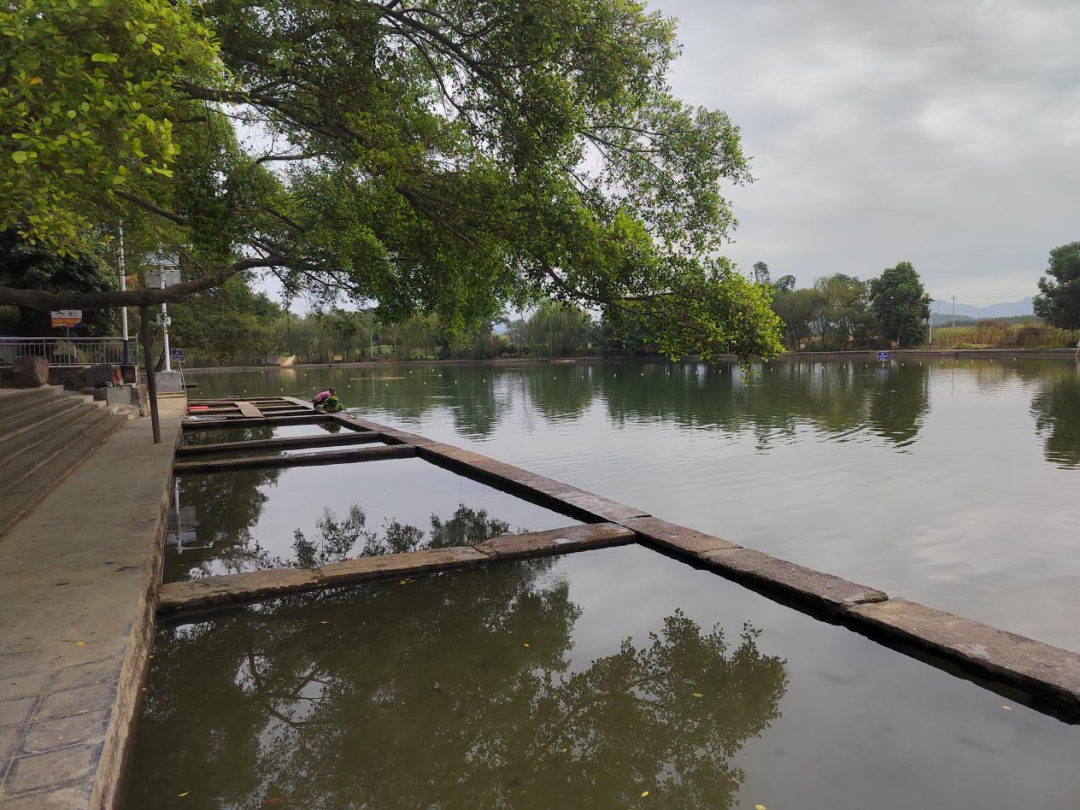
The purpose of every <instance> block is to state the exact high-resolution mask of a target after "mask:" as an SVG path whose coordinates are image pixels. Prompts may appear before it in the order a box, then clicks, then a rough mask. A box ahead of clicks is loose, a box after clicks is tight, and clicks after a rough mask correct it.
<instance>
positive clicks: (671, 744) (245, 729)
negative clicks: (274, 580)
mask: <svg viewBox="0 0 1080 810" xmlns="http://www.w3.org/2000/svg"><path fill="white" fill-rule="evenodd" d="M553 564H554V562H553V561H551V560H544V561H532V562H527V563H522V564H508V565H504V566H499V567H494V568H492V569H490V570H488V571H483V572H472V573H470V574H468V575H461V576H455V575H451V576H443V577H436V578H431V579H426V580H420V581H417V582H414V583H412V584H410V585H407V586H398V585H397V584H396V583H395V584H382V585H378V586H373V587H371V588H370V589H369V590H367V591H365V592H351V593H347V594H341V593H339V594H323V595H320V596H318V597H314V598H313V597H304V598H301V597H296V598H292V599H285V600H282V601H280V602H279V603H276V604H275V605H274V606H272V607H267V608H264V609H262V610H257V611H256V610H251V611H247V612H245V613H243V614H237V615H232V616H224V617H220V618H218V619H216V620H214V621H211V622H206V623H203V624H197V625H192V626H186V627H172V628H169V627H167V628H164V629H162V630H161V631H160V632H159V635H158V640H157V644H156V647H155V651H156V658H155V660H154V661H153V662H152V673H151V678H150V682H149V691H148V692H147V696H146V697H147V700H146V703H145V707H144V711H143V717H142V719H141V722H140V726H139V744H138V746H137V747H136V751H135V761H134V763H133V771H132V779H131V788H130V792H129V795H128V799H127V806H129V807H158V806H165V805H167V804H168V803H169V801H170V800H171V799H172V797H175V796H176V795H178V794H181V793H188V794H189V797H190V798H189V801H193V802H194V803H195V804H196V805H199V806H206V807H260V806H262V807H267V806H282V807H327V808H329V807H433V806H438V807H470V808H474V807H571V806H572V807H626V806H631V805H634V804H635V803H636V802H638V801H639V800H640V797H641V794H642V792H643V791H645V790H649V791H650V792H651V793H652V794H653V795H654V796H655V797H656V800H659V801H661V802H662V804H663V805H664V806H669V807H706V806H707V807H716V808H725V807H730V806H732V804H733V797H734V796H735V794H736V792H737V791H738V789H739V786H740V785H741V784H742V782H743V780H744V776H745V775H744V773H743V771H742V770H741V769H740V768H739V767H737V766H736V765H735V764H733V759H734V758H735V757H736V755H737V754H738V753H739V752H740V750H741V748H742V747H743V745H744V743H745V742H746V741H747V740H749V739H751V738H754V737H756V736H757V735H759V734H761V732H762V731H763V730H764V729H765V728H767V727H768V726H769V725H770V723H771V722H772V721H774V720H775V719H776V718H778V717H779V716H780V712H779V709H778V705H779V702H780V700H781V698H782V697H783V695H784V693H785V691H786V690H787V686H788V676H787V673H786V664H785V662H784V661H783V660H782V659H780V658H778V657H775V656H770V655H765V654H763V653H762V652H761V651H760V650H759V649H758V646H757V636H758V634H757V631H756V630H754V629H753V628H752V627H750V626H746V627H745V628H744V629H743V631H742V633H741V634H740V635H739V636H738V638H734V639H729V638H727V637H726V636H725V633H724V631H723V630H722V629H721V628H719V627H716V628H714V629H712V630H703V629H702V628H701V627H700V626H699V625H698V624H696V623H695V622H694V621H692V620H691V619H689V618H688V617H687V616H685V615H684V614H682V613H681V612H678V611H677V612H675V613H674V614H672V615H669V616H668V617H667V618H666V619H665V620H664V621H663V626H662V629H660V630H659V631H658V632H656V633H653V634H650V635H648V636H647V637H643V638H637V639H634V638H627V639H625V640H624V641H623V642H622V644H621V646H620V647H619V648H618V651H617V652H615V653H614V654H609V655H605V656H602V657H599V658H597V659H596V660H593V661H591V662H586V661H579V660H577V659H575V656H574V653H573V643H572V640H571V636H572V631H573V628H574V625H575V623H576V622H577V620H578V618H579V617H580V616H581V614H582V608H581V606H579V605H577V604H575V603H574V602H573V601H572V600H571V599H570V597H569V586H568V584H567V582H566V581H565V580H563V579H551V578H547V577H546V576H545V575H546V574H547V572H549V570H550V568H551V566H552V565H553Z"/></svg>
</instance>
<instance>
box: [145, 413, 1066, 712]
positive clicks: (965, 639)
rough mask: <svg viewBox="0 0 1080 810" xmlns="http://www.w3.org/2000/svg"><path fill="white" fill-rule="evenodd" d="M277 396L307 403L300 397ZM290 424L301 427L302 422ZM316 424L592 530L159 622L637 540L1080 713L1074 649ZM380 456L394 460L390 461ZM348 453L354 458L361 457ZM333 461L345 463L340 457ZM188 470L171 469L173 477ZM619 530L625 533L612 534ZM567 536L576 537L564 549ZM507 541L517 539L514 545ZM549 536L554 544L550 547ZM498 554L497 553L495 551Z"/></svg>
mask: <svg viewBox="0 0 1080 810" xmlns="http://www.w3.org/2000/svg"><path fill="white" fill-rule="evenodd" d="M281 399H283V400H287V401H289V402H292V403H294V404H295V405H297V406H300V407H308V406H307V404H306V403H304V402H302V401H301V400H299V399H294V398H290V397H282V398H281ZM280 418H281V419H287V418H288V417H280ZM300 418H302V419H305V420H308V419H311V418H312V415H310V414H309V415H304V416H302V417H300ZM325 420H326V421H333V422H337V423H339V424H341V425H342V426H344V427H347V428H350V429H352V430H361V431H369V432H371V433H372V434H378V436H379V439H380V441H382V442H385V443H386V444H387V445H388V446H389V447H394V446H405V447H408V448H409V449H410V452H408V453H407V454H405V455H417V456H419V457H420V458H423V459H425V460H427V461H430V462H433V463H435V464H438V465H439V466H442V467H445V468H447V469H450V470H452V471H454V472H458V473H462V474H465V475H466V476H468V477H471V478H473V479H475V480H479V481H482V482H484V483H488V484H493V485H495V486H498V487H499V488H500V489H503V490H506V491H508V492H511V493H514V494H518V495H522V496H524V497H526V498H528V499H530V500H533V501H535V502H537V503H540V504H544V505H549V506H553V507H555V508H556V509H557V510H558V511H561V512H563V513H565V514H568V515H573V516H576V517H580V518H582V519H584V520H586V521H591V523H587V524H586V525H584V526H578V527H568V528H565V529H556V530H551V531H547V532H532V533H527V534H522V535H506V536H504V537H500V538H495V539H493V540H490V541H488V542H487V543H484V544H481V545H479V546H477V547H476V548H467V547H460V548H453V549H431V550H428V551H421V552H411V553H408V554H399V555H389V556H384V557H374V558H364V559H360V560H350V561H346V562H344V563H337V564H335V565H331V566H324V567H323V568H321V569H315V570H314V571H300V570H296V569H286V570H277V571H256V572H250V573H241V574H230V575H225V576H221V577H208V578H205V579H201V580H195V581H192V582H184V583H170V584H168V585H163V586H162V587H161V588H160V590H159V604H158V611H159V613H160V614H161V615H163V616H164V615H172V616H182V615H185V614H186V615H191V614H192V613H204V612H206V611H208V610H215V609H219V608H221V607H225V606H229V605H236V604H239V603H244V602H251V601H257V600H261V599H269V598H273V597H275V596H279V595H283V594H285V593H296V592H301V591H310V590H317V589H322V588H329V587H341V586H349V585H353V584H359V583H362V582H368V581H372V580H375V579H386V578H393V577H409V576H414V575H418V574H424V573H432V572H436V571H440V570H449V569H453V568H461V567H467V566H473V565H480V564H487V563H489V562H492V561H493V560H497V559H501V558H507V557H511V556H512V557H515V558H520V557H524V556H531V555H535V554H559V553H567V552H572V551H580V550H586V549H589V548H596V547H599V546H602V545H614V544H623V543H628V542H633V541H637V542H640V543H642V544H643V545H646V546H649V547H652V548H655V549H658V550H660V551H663V552H665V553H667V554H669V555H671V556H675V557H678V558H679V559H682V560H684V561H687V562H690V563H692V564H694V565H696V566H699V567H702V568H705V569H708V570H710V571H712V572H714V573H717V574H719V575H721V576H723V577H725V578H727V579H731V580H733V581H736V582H739V583H740V584H743V585H746V586H748V587H750V588H752V589H753V590H756V591H758V592H761V593H762V594H763V595H765V596H767V597H769V598H773V599H774V600H778V601H783V602H786V603H789V604H791V605H792V606H795V607H798V609H800V610H803V611H804V612H806V613H808V614H810V615H812V616H814V617H815V618H819V619H822V620H825V621H829V622H833V623H839V624H842V625H844V626H846V627H848V628H850V629H854V630H856V631H857V632H859V633H861V634H863V635H865V636H867V637H868V638H870V639H872V640H875V641H880V642H883V643H886V644H890V645H897V644H899V649H900V651H901V652H905V653H908V649H906V648H907V647H910V648H913V649H914V650H917V651H919V652H921V653H925V654H929V655H930V656H931V657H934V658H940V659H944V660H946V661H949V662H952V663H954V664H956V665H958V666H959V667H960V668H962V669H963V670H965V671H967V672H970V673H973V674H974V675H976V676H978V677H980V678H984V679H986V680H988V681H991V682H998V683H1002V684H1004V685H1006V686H1009V687H1014V688H1019V689H1020V690H1022V691H1024V692H1026V693H1029V694H1030V695H1032V696H1034V697H1036V698H1037V699H1040V700H1044V701H1047V702H1049V703H1050V704H1051V705H1052V706H1053V707H1054V708H1055V709H1060V710H1064V711H1065V712H1067V713H1068V714H1069V715H1070V716H1072V715H1074V714H1076V715H1077V716H1078V717H1080V655H1078V654H1077V653H1074V652H1070V651H1068V650H1064V649H1060V648H1057V647H1053V646H1051V645H1049V644H1044V643H1042V642H1039V641H1036V640H1034V639H1030V638H1026V637H1024V636H1020V635H1017V634H1014V633H1008V632H1005V631H1003V630H999V629H997V628H994V627H991V626H989V625H986V624H982V623H981V622H976V621H973V620H971V619H965V618H962V617H959V616H954V615H952V614H949V613H945V612H943V611H939V610H935V609H933V608H930V607H926V606H924V605H920V604H918V603H915V602H910V601H908V600H906V599H902V598H895V597H890V596H889V595H888V594H886V593H885V592H884V591H881V590H878V589H876V588H871V587H868V586H865V585H860V584H857V583H854V582H850V581H848V580H845V579H843V578H841V577H837V576H834V575H832V574H826V573H822V572H820V571H815V570H813V569H811V568H806V567H804V566H801V565H796V564H794V563H790V562H787V561H785V560H781V559H778V558H776V557H772V556H770V555H768V554H765V553H763V552H760V551H756V550H754V549H750V548H745V547H742V546H739V545H737V544H735V543H731V542H729V541H727V540H723V539H721V538H719V537H714V536H712V535H707V534H704V533H702V532H698V531H695V530H692V529H689V528H686V527H684V526H680V525H678V524H674V523H670V522H668V521H665V520H662V519H660V518H657V517H654V516H652V515H649V514H647V513H645V512H643V511H642V510H639V509H635V508H633V507H630V506H626V505H624V504H621V503H617V502H615V501H612V500H609V499H607V498H604V497H601V496H599V495H595V494H593V493H591V492H586V491H584V490H581V489H578V488H577V487H573V486H571V485H569V484H565V483H562V482H560V481H556V480H554V479H551V478H546V477H544V476H542V475H538V474H536V473H531V472H528V471H527V470H523V469H521V468H519V467H515V466H513V465H511V464H506V463H504V462H501V461H497V460H495V459H492V458H489V457H487V456H484V455H481V454H479V453H475V452H472V451H469V450H464V449H461V448H458V447H455V446H453V445H449V444H445V443H443V442H438V441H435V440H432V439H428V438H426V437H424V436H419V435H417V434H414V433H409V432H407V431H403V430H397V429H395V428H390V427H387V426H385V425H381V424H378V423H376V422H373V421H370V420H368V419H364V418H361V417H358V416H354V415H350V414H328V415H326V416H325ZM249 421H250V423H251V424H254V423H255V422H256V420H255V419H251V420H247V419H243V420H237V419H232V420H230V421H229V423H228V424H227V425H226V426H227V427H239V426H241V423H243V424H248V423H249ZM207 426H209V425H207V424H205V423H201V424H199V425H198V427H200V428H202V427H207ZM218 426H221V424H220V423H219V424H218ZM185 427H188V426H187V425H185ZM345 452H348V453H356V451H345ZM323 455H325V454H323ZM380 456H381V457H386V458H390V457H398V456H395V455H394V454H393V453H386V454H380ZM358 457H363V454H359V456H358ZM375 457H376V456H372V458H375ZM291 458H292V462H291V463H295V464H305V463H318V462H317V461H316V460H315V458H314V457H312V458H311V460H310V461H307V460H305V459H304V458H300V459H297V457H296V456H293V457H291ZM343 460H346V459H345V458H344V457H343ZM267 463H270V462H269V461H268V462H267ZM187 466H188V465H187V464H183V465H182V467H181V465H180V464H178V465H177V471H180V470H181V469H186V468H187ZM222 469H227V467H224V468H222ZM192 471H194V470H192ZM620 527H621V528H622V529H623V532H619V531H618V529H619V528H620ZM575 533H576V534H575ZM570 534H574V536H575V537H576V538H577V539H576V540H575V541H574V542H565V541H566V539H567V537H568V536H569V535H570ZM515 538H519V540H518V542H517V544H516V545H515V542H514V541H515ZM556 540H561V541H563V542H559V543H556ZM511 547H514V548H517V551H516V552H515V553H513V554H510V553H506V551H505V549H508V548H511ZM500 549H503V551H502V553H500Z"/></svg>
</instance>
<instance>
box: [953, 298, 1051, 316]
mask: <svg viewBox="0 0 1080 810" xmlns="http://www.w3.org/2000/svg"><path fill="white" fill-rule="evenodd" d="M931 309H937V311H938V312H940V313H941V314H942V315H945V314H946V313H947V314H949V315H950V316H951V315H952V301H939V302H936V303H934V304H931ZM956 314H957V315H967V316H968V317H969V318H974V319H975V320H980V319H981V318H1008V317H1010V316H1012V315H1034V314H1035V308H1034V306H1033V305H1032V303H1031V296H1028V297H1027V298H1025V299H1024V300H1022V301H1013V302H1012V303H1009V304H991V305H990V306H986V307H974V306H972V305H971V304H961V303H960V302H959V301H958V302H957V303H956Z"/></svg>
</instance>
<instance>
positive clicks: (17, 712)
mask: <svg viewBox="0 0 1080 810" xmlns="http://www.w3.org/2000/svg"><path fill="white" fill-rule="evenodd" d="M183 406H184V400H183V399H182V398H176V399H169V398H162V400H161V412H162V413H161V417H162V419H161V428H162V443H161V444H158V445H155V444H153V439H152V435H151V428H150V420H149V419H136V420H133V421H130V422H126V423H124V424H123V426H121V427H120V428H119V430H117V431H116V432H115V433H114V434H113V435H112V436H111V437H110V438H109V439H108V440H107V441H106V442H105V444H104V445H102V446H101V447H100V448H99V449H98V450H97V451H96V452H95V453H94V454H93V455H92V456H91V457H90V458H89V459H88V460H86V461H85V462H84V463H82V464H81V465H80V466H79V467H78V468H76V470H75V471H74V472H73V473H72V474H71V475H70V476H68V477H67V478H66V479H65V480H64V481H63V482H61V483H60V485H59V486H57V487H56V489H54V490H53V491H52V492H50V493H49V494H48V495H47V496H46V497H45V499H44V500H42V501H41V502H40V503H39V504H38V505H37V506H36V507H34V508H33V509H32V510H31V511H30V512H29V513H28V514H27V515H26V516H25V517H24V518H23V519H22V520H20V521H19V522H18V523H16V524H15V525H14V526H13V527H12V528H11V529H10V530H9V531H8V532H7V533H6V534H3V535H0V808H2V810H29V808H52V809H54V810H69V809H71V808H83V807H108V806H112V804H113V803H114V802H115V800H116V796H115V791H116V789H117V787H118V784H119V776H120V772H121V767H122V759H123V756H122V755H123V752H124V748H125V742H126V740H127V738H128V735H129V733H130V730H131V724H132V721H133V718H134V714H135V709H136V703H137V699H136V698H137V695H138V694H139V687H140V685H141V683H142V681H143V676H144V673H145V669H146V663H147V657H148V656H149V654H150V647H149V645H150V642H151V638H152V632H153V618H154V587H155V585H156V583H157V577H158V571H159V569H160V565H159V563H160V558H161V548H162V537H163V534H164V529H165V519H166V514H167V508H168V491H169V490H168V486H169V481H170V477H171V467H172V464H173V452H174V448H175V441H176V438H177V436H178V431H179V427H180V418H181V417H182V415H183Z"/></svg>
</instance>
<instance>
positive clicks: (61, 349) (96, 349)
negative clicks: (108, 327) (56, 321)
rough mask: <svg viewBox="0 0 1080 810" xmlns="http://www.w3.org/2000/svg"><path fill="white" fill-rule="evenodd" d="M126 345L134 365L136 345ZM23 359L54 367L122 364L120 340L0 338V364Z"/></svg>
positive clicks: (135, 361) (132, 340)
mask: <svg viewBox="0 0 1080 810" xmlns="http://www.w3.org/2000/svg"><path fill="white" fill-rule="evenodd" d="M128 345H129V347H130V348H129V352H130V362H132V363H137V362H138V356H139V345H138V341H136V340H135V338H131V339H130V340H129V341H128ZM27 356H30V357H44V358H45V359H46V360H48V361H49V363H50V364H51V365H54V366H95V365H98V364H99V363H108V364H109V365H113V366H118V365H120V364H122V363H123V362H124V340H123V338H118V337H100V338H85V337H77V338H75V337H73V338H53V337H46V338H30V337H0V363H13V362H15V358H17V357H27Z"/></svg>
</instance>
